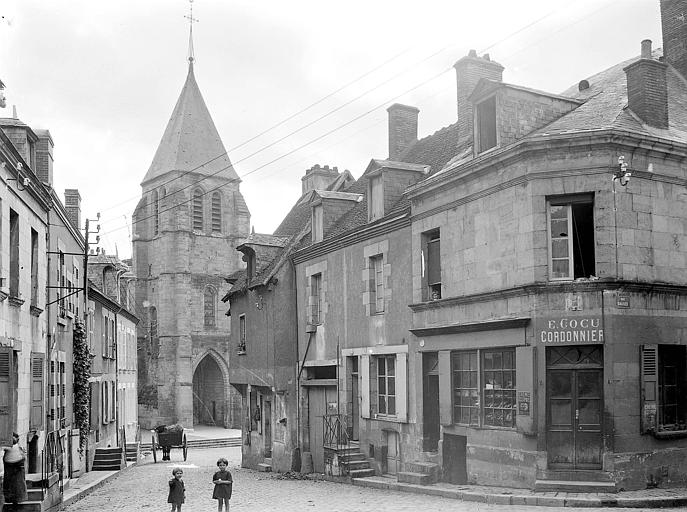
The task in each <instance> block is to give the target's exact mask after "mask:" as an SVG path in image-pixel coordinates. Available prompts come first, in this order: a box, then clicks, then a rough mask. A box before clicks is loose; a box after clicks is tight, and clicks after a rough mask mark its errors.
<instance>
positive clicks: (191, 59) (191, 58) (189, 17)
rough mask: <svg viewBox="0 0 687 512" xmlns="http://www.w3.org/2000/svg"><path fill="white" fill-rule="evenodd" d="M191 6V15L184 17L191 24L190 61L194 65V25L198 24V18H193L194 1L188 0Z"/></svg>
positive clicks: (189, 38) (189, 39) (189, 34)
mask: <svg viewBox="0 0 687 512" xmlns="http://www.w3.org/2000/svg"><path fill="white" fill-rule="evenodd" d="M188 1H189V4H190V8H191V10H190V13H189V14H188V16H184V18H186V19H187V20H188V23H189V33H188V61H189V62H190V63H193V60H194V59H193V23H194V22H198V20H197V19H196V18H194V17H193V0H188Z"/></svg>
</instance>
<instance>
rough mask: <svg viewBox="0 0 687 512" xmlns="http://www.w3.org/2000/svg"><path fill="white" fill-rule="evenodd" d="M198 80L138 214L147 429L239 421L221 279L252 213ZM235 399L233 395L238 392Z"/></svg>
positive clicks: (190, 81) (191, 79) (234, 262)
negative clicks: (231, 381)
mask: <svg viewBox="0 0 687 512" xmlns="http://www.w3.org/2000/svg"><path fill="white" fill-rule="evenodd" d="M239 183H240V180H239V178H238V175H237V174H236V171H235V170H234V168H233V166H232V164H231V161H230V160H229V157H228V155H227V152H226V149H225V148H224V145H223V143H222V141H221V139H220V136H219V134H218V133H217V129H216V128H215V125H214V123H213V121H212V118H211V116H210V113H209V111H208V109H207V107H206V105H205V102H204V100H203V98H202V96H201V93H200V90H199V88H198V85H197V83H196V80H195V76H194V69H193V59H192V58H191V59H189V68H188V76H187V78H186V83H185V84H184V87H183V89H182V91H181V94H180V96H179V99H178V101H177V104H176V106H175V107H174V111H173V112H172V116H171V118H170V120H169V123H168V125H167V128H166V130H165V133H164V135H163V137H162V140H161V141H160V145H159V147H158V149H157V152H156V153H155V157H154V158H153V162H152V164H151V165H150V168H149V170H148V172H147V173H146V175H145V177H144V178H143V182H142V183H141V187H142V189H143V194H142V198H141V200H140V201H139V204H138V206H137V207H136V210H135V212H134V218H133V222H134V227H133V232H134V235H133V271H134V273H135V275H136V279H137V280H136V310H137V312H138V314H139V316H140V317H141V320H142V321H141V324H140V325H139V337H138V345H139V346H138V354H139V418H140V423H141V425H142V426H143V427H152V426H155V425H157V424H161V423H164V424H169V423H180V424H182V425H183V426H184V427H186V428H192V427H193V425H194V424H198V423H202V424H209V425H218V426H220V425H221V426H227V427H228V426H234V427H237V426H238V425H239V423H238V421H239V418H238V414H237V413H234V412H232V411H234V410H236V411H239V410H240V396H238V395H237V394H236V393H235V392H232V391H230V386H229V374H228V369H229V365H228V348H229V345H228V344H229V334H230V319H229V317H228V316H225V315H224V311H223V310H221V308H220V300H219V297H220V296H219V291H220V290H221V289H222V287H223V285H225V281H224V277H225V276H228V275H229V274H231V273H232V272H234V271H235V270H236V269H238V268H240V265H241V260H240V254H239V253H238V252H237V251H236V250H235V248H236V246H237V245H238V243H237V241H238V240H239V239H241V238H245V236H246V235H247V234H248V230H249V223H250V213H249V212H248V208H247V206H246V203H245V201H244V199H243V196H242V195H241V192H240V190H239ZM234 395H236V401H235V397H234Z"/></svg>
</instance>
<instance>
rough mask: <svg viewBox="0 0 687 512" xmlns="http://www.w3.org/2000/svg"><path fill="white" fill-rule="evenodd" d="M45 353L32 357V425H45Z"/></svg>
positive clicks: (38, 427) (36, 426) (35, 426)
mask: <svg viewBox="0 0 687 512" xmlns="http://www.w3.org/2000/svg"><path fill="white" fill-rule="evenodd" d="M43 370H44V369H43V355H42V354H40V355H38V354H33V356H32V357H31V419H30V423H31V427H32V428H34V429H37V430H38V429H40V428H41V427H42V426H43V406H44V404H43Z"/></svg>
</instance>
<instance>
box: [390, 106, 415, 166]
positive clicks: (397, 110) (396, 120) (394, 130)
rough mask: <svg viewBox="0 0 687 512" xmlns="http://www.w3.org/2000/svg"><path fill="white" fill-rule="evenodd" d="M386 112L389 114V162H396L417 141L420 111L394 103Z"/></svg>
mask: <svg viewBox="0 0 687 512" xmlns="http://www.w3.org/2000/svg"><path fill="white" fill-rule="evenodd" d="M386 111H387V112H388V113H389V160H395V161H398V160H400V158H401V155H402V154H403V152H404V151H405V150H406V149H408V147H409V146H410V145H411V144H412V143H413V142H415V141H417V116H418V114H419V112H420V111H419V110H418V109H417V108H415V107H411V106H408V105H401V104H400V103H394V104H393V105H391V106H390V107H389V108H387V109H386Z"/></svg>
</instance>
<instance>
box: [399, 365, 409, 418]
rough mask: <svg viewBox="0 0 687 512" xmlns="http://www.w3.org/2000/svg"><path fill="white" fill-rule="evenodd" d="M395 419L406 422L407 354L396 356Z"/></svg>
mask: <svg viewBox="0 0 687 512" xmlns="http://www.w3.org/2000/svg"><path fill="white" fill-rule="evenodd" d="M396 418H397V419H398V420H399V421H402V422H404V423H405V422H407V421H408V354H406V353H405V352H400V353H398V354H396Z"/></svg>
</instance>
